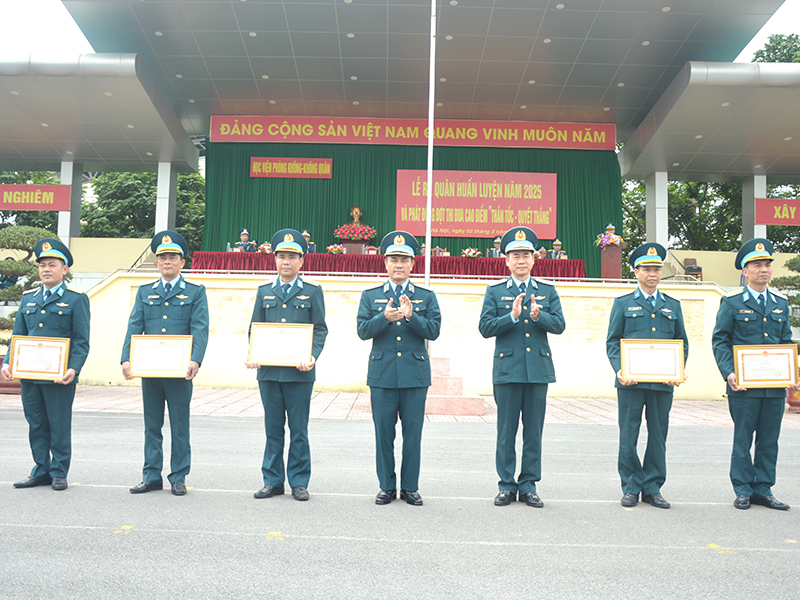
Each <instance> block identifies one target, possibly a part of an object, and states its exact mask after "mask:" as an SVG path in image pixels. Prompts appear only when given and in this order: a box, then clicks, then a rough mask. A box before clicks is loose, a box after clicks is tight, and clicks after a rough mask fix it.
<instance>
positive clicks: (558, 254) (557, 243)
mask: <svg viewBox="0 0 800 600" xmlns="http://www.w3.org/2000/svg"><path fill="white" fill-rule="evenodd" d="M547 258H567V253H566V252H564V251H563V250H561V240H560V239H558V238H556V239H554V240H553V249H552V250H550V251H549V252H548V253H547Z"/></svg>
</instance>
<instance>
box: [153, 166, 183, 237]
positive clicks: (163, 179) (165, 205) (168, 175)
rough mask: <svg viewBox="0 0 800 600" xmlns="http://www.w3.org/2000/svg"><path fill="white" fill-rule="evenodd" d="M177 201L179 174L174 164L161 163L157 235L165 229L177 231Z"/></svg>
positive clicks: (157, 203)
mask: <svg viewBox="0 0 800 600" xmlns="http://www.w3.org/2000/svg"><path fill="white" fill-rule="evenodd" d="M177 200H178V172H177V171H176V170H175V167H174V166H172V163H168V162H160V163H158V183H157V185H156V228H155V232H156V233H158V232H159V231H164V230H165V229H175V208H176V205H177Z"/></svg>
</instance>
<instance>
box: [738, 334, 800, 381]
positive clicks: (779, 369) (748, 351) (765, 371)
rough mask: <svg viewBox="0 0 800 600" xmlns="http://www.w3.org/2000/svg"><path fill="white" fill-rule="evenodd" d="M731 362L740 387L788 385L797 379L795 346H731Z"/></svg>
mask: <svg viewBox="0 0 800 600" xmlns="http://www.w3.org/2000/svg"><path fill="white" fill-rule="evenodd" d="M733 366H734V370H735V372H736V381H737V383H738V384H739V386H740V387H744V388H785V387H789V386H790V385H794V384H796V383H797V346H796V345H795V344H775V345H768V344H765V345H763V346H734V347H733Z"/></svg>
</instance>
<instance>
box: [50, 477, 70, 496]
mask: <svg viewBox="0 0 800 600" xmlns="http://www.w3.org/2000/svg"><path fill="white" fill-rule="evenodd" d="M68 487H69V485H67V480H66V479H65V478H64V477H53V489H54V490H55V491H57V492H60V491H62V490H65V489H67V488H68Z"/></svg>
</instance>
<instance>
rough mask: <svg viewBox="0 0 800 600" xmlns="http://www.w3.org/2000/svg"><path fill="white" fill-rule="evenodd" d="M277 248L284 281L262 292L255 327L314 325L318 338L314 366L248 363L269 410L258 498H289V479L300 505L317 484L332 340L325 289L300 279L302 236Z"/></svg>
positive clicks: (288, 234) (276, 238) (279, 241)
mask: <svg viewBox="0 0 800 600" xmlns="http://www.w3.org/2000/svg"><path fill="white" fill-rule="evenodd" d="M272 248H273V250H274V252H275V266H276V267H277V270H278V278H277V279H276V280H275V281H272V282H270V283H266V284H264V285H262V286H261V287H259V288H258V293H257V294H256V303H255V306H254V307H253V316H252V318H251V319H250V327H251V328H252V326H253V323H312V324H313V325H314V339H313V343H312V347H311V360H310V361H309V362H308V363H301V364H299V365H296V366H294V367H278V366H260V365H259V364H258V362H250V363H247V368H249V369H258V374H257V376H256V377H257V379H258V389H259V391H260V392H261V403H262V404H263V405H264V428H265V430H266V434H267V445H266V447H265V449H264V460H263V463H262V465H261V474H262V475H263V478H264V487H262V488H261V489H260V490H258V491H257V492H256V493H255V494H253V496H254V497H255V498H259V499H261V498H271V497H273V496H279V495H281V494H283V493H284V487H283V482H284V480H285V479H286V478H287V477H288V479H289V486H290V487H291V488H292V497H293V498H294V499H295V500H308V482H309V480H310V479H311V449H310V447H309V444H308V415H309V412H310V410H311V392H312V391H313V390H314V379H315V378H316V370H315V368H314V366H315V365H316V364H317V359H318V358H319V355H320V354H321V353H322V348H323V346H324V345H325V338H326V337H327V336H328V326H327V325H326V324H325V298H324V296H323V295H322V288H321V287H320V286H319V285H317V284H316V283H311V282H310V281H306V280H304V279H302V278H301V277H299V273H300V267H302V266H303V256H304V255H305V254H306V252H307V251H308V246H307V245H306V241H305V239H304V238H303V236H302V234H301V233H300V232H299V231H297V230H296V229H282V230H280V231H279V232H278V233H276V234H275V235H273V236H272ZM287 418H288V421H289V431H290V435H291V439H290V441H289V457H288V459H287V461H286V464H285V466H284V462H283V450H284V445H285V442H284V436H285V432H284V423H285V422H286V420H287Z"/></svg>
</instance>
